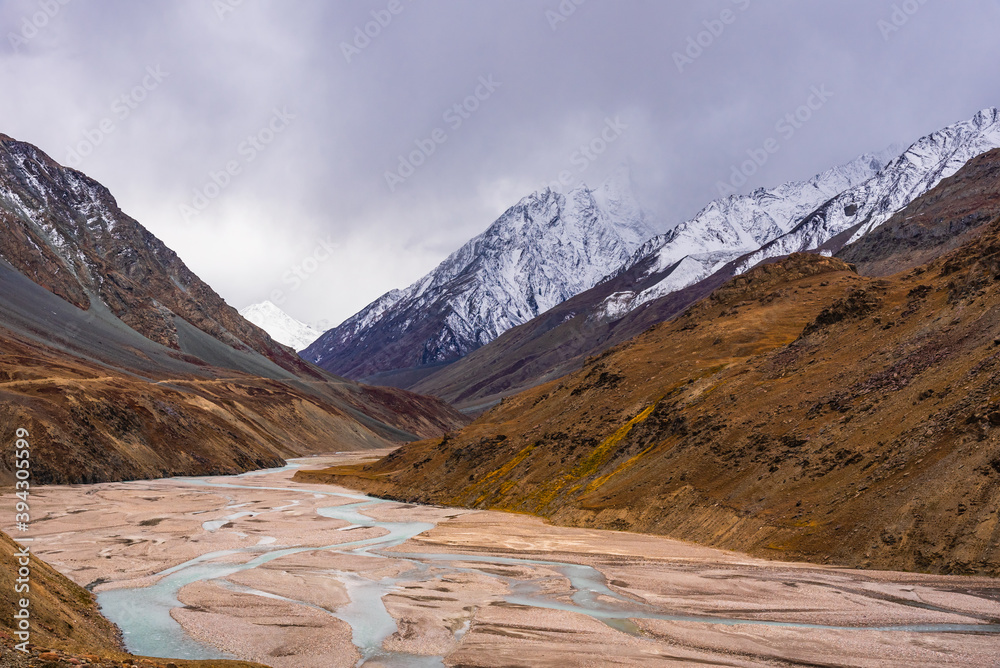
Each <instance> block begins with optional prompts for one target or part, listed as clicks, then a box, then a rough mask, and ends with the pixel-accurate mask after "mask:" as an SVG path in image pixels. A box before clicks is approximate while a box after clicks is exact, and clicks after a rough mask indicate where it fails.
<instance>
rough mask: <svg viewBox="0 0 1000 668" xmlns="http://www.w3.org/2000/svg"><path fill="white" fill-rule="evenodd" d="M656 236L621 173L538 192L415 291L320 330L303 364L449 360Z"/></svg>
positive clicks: (404, 364)
mask: <svg viewBox="0 0 1000 668" xmlns="http://www.w3.org/2000/svg"><path fill="white" fill-rule="evenodd" d="M653 232H654V230H653V229H652V228H650V227H649V225H648V224H647V222H646V219H645V217H644V215H643V213H642V209H641V208H640V206H639V204H638V203H637V202H636V200H635V198H634V196H633V195H632V190H631V183H630V179H629V172H628V168H627V167H625V166H623V167H621V168H619V169H618V170H617V171H616V173H615V174H614V175H613V176H612V177H611V178H609V179H608V180H607V181H606V182H605V183H604V184H603V185H602V186H601V187H600V188H598V189H596V190H591V189H590V188H588V187H587V186H585V185H583V184H581V185H579V186H578V187H577V188H575V189H574V190H572V191H571V192H569V193H567V194H566V195H562V194H560V193H557V192H554V191H552V190H550V189H546V190H543V191H540V192H535V193H533V194H531V195H529V196H527V197H525V198H523V199H522V200H521V201H520V202H518V203H517V204H516V205H514V206H512V207H511V208H510V209H508V210H507V211H506V212H505V213H504V214H503V215H502V216H500V218H498V219H497V220H496V221H495V222H494V223H493V224H492V225H490V227H489V228H488V229H487V230H486V231H485V232H483V233H482V234H480V235H479V236H477V237H475V238H474V239H472V240H471V241H469V242H468V243H467V244H465V245H464V246H462V247H461V248H460V249H458V250H457V251H456V252H455V253H453V254H452V255H451V256H450V257H448V258H447V259H446V260H445V261H444V262H442V263H441V264H440V265H439V266H438V267H437V268H436V269H434V270H433V271H432V272H430V273H429V274H427V275H426V276H424V277H423V278H421V279H420V280H418V281H417V282H415V283H414V284H413V285H411V286H409V287H408V288H406V289H405V290H393V291H391V292H388V293H386V294H385V295H383V296H382V297H380V298H379V299H377V300H376V301H375V302H373V303H372V304H370V305H369V306H367V307H366V308H365V309H363V310H362V311H361V312H359V313H358V314H356V315H354V316H353V317H351V318H349V319H348V320H347V321H345V322H344V323H343V324H341V325H340V326H339V327H337V328H335V329H332V330H330V331H328V332H326V333H325V334H324V335H323V336H322V337H320V339H319V340H317V341H316V342H315V343H314V344H313V345H312V346H310V347H309V348H308V349H307V350H305V351H303V357H305V358H306V359H308V360H310V361H313V362H315V363H316V364H318V365H320V366H322V367H325V368H327V369H329V370H331V371H333V372H335V373H339V374H343V375H347V376H349V377H354V378H363V377H369V376H371V375H373V374H376V373H380V372H385V371H390V370H397V369H407V368H414V367H419V366H426V365H433V364H437V363H442V362H449V361H453V360H455V359H458V358H460V357H462V356H464V355H466V354H467V353H469V352H470V351H472V350H475V349H476V348H479V347H480V346H483V345H485V344H487V343H489V342H490V341H492V340H493V339H495V338H496V337H497V336H499V335H500V334H502V333H503V332H505V331H507V330H508V329H510V328H512V327H515V326H517V325H520V324H522V323H525V322H527V321H528V320H530V319H531V318H533V317H535V316H536V315H538V314H539V313H542V312H544V311H546V310H548V309H550V308H552V307H553V306H555V305H556V304H559V303H561V302H563V301H565V300H566V299H568V298H569V297H572V296H573V295H576V294H578V293H580V292H582V291H584V290H587V289H588V288H591V287H593V286H594V285H595V284H596V283H597V282H598V281H600V280H601V279H602V278H603V277H605V276H607V275H608V274H609V273H610V272H612V271H614V270H615V269H616V268H617V267H619V266H621V264H622V263H623V262H625V261H626V260H627V259H628V258H629V257H630V256H631V255H632V253H633V252H634V251H635V250H636V249H637V248H638V247H639V246H640V245H641V244H642V243H643V241H645V240H646V239H648V238H649V237H650V236H651V235H652V234H653Z"/></svg>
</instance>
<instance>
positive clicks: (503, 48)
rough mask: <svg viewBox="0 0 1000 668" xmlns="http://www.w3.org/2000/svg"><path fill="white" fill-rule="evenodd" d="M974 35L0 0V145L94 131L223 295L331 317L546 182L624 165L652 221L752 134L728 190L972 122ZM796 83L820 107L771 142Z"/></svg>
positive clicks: (998, 89)
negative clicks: (586, 151) (745, 170)
mask: <svg viewBox="0 0 1000 668" xmlns="http://www.w3.org/2000/svg"><path fill="white" fill-rule="evenodd" d="M560 7H561V8H562V9H561V10H560ZM220 8H222V11H220ZM570 8H573V11H572V13H570V12H569V11H568V10H569V9H570ZM392 10H396V13H393V11H392ZM905 10H910V13H907V12H906V11H905ZM914 10H915V11H914ZM372 12H375V14H374V15H373V14H372ZM560 12H561V13H560ZM724 12H729V13H724ZM378 19H381V20H382V24H384V25H380V24H371V22H372V21H377V20H378ZM562 19H565V20H562ZM894 20H895V23H893V21H894ZM26 21H27V23H25V22H26ZM880 21H882V22H883V23H880ZM706 22H707V24H706ZM366 24H369V25H368V26H367V27H368V30H369V32H371V33H373V34H374V33H377V34H376V35H375V36H374V37H370V38H369V41H368V42H367V43H366V42H365V40H364V39H363V38H362V39H360V40H359V41H358V42H357V44H354V45H353V49H354V50H353V51H351V50H350V49H349V51H351V53H349V54H348V55H349V56H350V58H348V57H345V53H344V48H343V44H344V43H347V44H352V43H353V42H354V40H355V38H356V36H357V31H358V30H359V29H360V31H362V33H363V31H364V30H365V29H366ZM896 24H899V25H896ZM997 25H1000V3H997V2H995V1H985V0H982V1H973V0H970V1H968V2H962V3H956V2H945V1H944V0H926V1H925V2H923V3H921V2H918V0H906V1H905V2H899V1H896V0H894V1H877V2H873V1H871V0H864V1H862V0H848V1H844V2H838V3H826V2H819V1H815V0H813V1H800V2H792V1H786V0H773V1H770V2H765V1H764V0H750V1H748V0H735V1H733V0H718V1H713V2H707V1H706V2H691V3H664V2H655V1H652V0H633V1H621V0H616V1H611V0H604V1H602V0H587V1H586V2H583V3H582V4H580V5H576V4H575V3H574V2H573V0H561V2H560V0H537V1H530V2H529V1H526V0H504V1H503V2H499V1H494V2H489V1H483V2H475V3H472V2H457V1H444V0H439V1H432V0H398V5H397V4H395V3H393V2H390V0H373V1H370V2H350V3H347V2H337V3H332V2H321V1H315V2H307V1H298V2H295V1H288V0H284V1H283V2H277V1H270V2H269V1H266V0H243V2H237V1H236V0H186V1H173V0H172V1H169V2H167V1H163V0H150V1H147V2H142V3H136V2H128V1H126V0H106V1H104V2H89V1H88V0H72V1H70V2H68V3H67V4H65V5H62V4H60V2H59V0H20V1H13V0H10V1H7V2H3V3H2V4H0V26H3V29H4V35H5V39H4V40H3V41H2V42H0V81H2V83H3V90H4V92H5V94H4V95H3V96H2V97H0V118H2V119H3V125H2V126H0V131H2V132H5V133H7V134H10V135H11V136H14V137H17V138H19V139H23V140H26V141H30V142H32V143H34V144H37V145H38V146H40V147H41V148H42V149H44V150H45V151H47V152H49V153H50V154H51V155H53V157H55V158H56V159H57V160H59V161H61V162H74V161H75V158H74V157H73V154H72V151H74V150H75V151H77V154H79V153H80V147H81V144H83V148H84V150H85V149H86V148H87V146H86V145H87V143H88V142H89V143H91V144H95V145H93V147H92V151H91V152H90V154H89V155H86V156H80V160H79V169H81V170H82V171H84V172H86V173H88V174H90V175H91V176H93V177H94V178H96V179H98V180H99V181H101V182H102V183H104V184H105V185H107V186H108V187H109V188H111V190H112V192H114V193H115V194H116V196H117V197H118V199H119V203H120V204H121V205H122V207H123V208H124V209H125V210H126V211H127V212H129V213H130V214H132V215H133V216H135V217H136V218H137V219H138V220H139V221H140V222H142V223H143V224H145V225H146V226H147V227H149V228H150V229H151V230H152V231H153V232H154V233H156V234H157V235H158V236H160V237H161V238H163V239H164V240H165V241H166V242H167V243H168V244H169V245H170V246H171V247H173V248H174V249H175V250H177V251H178V253H179V254H180V255H181V257H183V258H184V259H185V260H186V261H187V262H188V264H189V265H190V266H191V267H192V269H193V270H194V271H196V272H197V273H198V274H199V275H201V276H202V277H203V278H204V279H206V280H207V281H208V282H209V283H210V284H212V285H213V287H215V288H216V289H217V290H218V291H219V292H220V293H221V294H222V295H223V296H224V297H225V298H226V299H227V300H228V301H229V302H230V303H231V304H233V305H234V306H237V307H241V306H244V305H246V304H248V303H251V302H254V301H259V300H261V299H264V298H266V297H267V296H268V295H269V294H270V293H271V292H272V291H274V290H280V291H282V294H283V298H284V299H283V304H282V305H283V307H285V308H286V310H288V311H289V312H290V313H291V314H292V315H294V316H296V317H299V318H301V319H304V320H309V321H318V320H324V319H325V320H328V321H329V322H330V323H331V324H333V323H336V322H337V321H339V320H340V319H342V318H344V317H346V316H348V315H350V314H351V313H353V312H354V311H356V310H357V309H358V308H360V307H362V306H364V305H365V304H366V303H368V302H369V301H371V300H372V299H374V298H375V297H377V296H378V295H379V294H381V293H382V292H384V291H385V290H387V289H389V288H392V287H399V286H402V285H405V284H407V283H409V282H410V281H412V280H413V279H415V278H417V277H418V276H420V275H422V274H423V273H425V272H426V271H428V270H429V269H430V268H432V267H433V266H434V265H435V264H436V263H437V262H439V261H440V260H441V259H443V258H444V256H445V255H447V254H448V253H449V252H450V251H452V250H454V249H455V248H456V247H457V246H459V245H460V244H461V243H463V242H464V241H465V240H466V239H468V238H469V237H471V236H473V235H474V234H477V233H478V232H480V231H481V230H482V229H484V228H485V227H486V226H487V225H488V224H489V223H490V222H492V220H493V219H494V218H495V217H496V216H497V215H498V214H499V213H501V212H502V211H503V210H504V209H505V208H506V207H508V206H509V205H511V204H513V203H514V202H515V201H516V200H517V199H519V198H520V197H521V196H523V195H525V194H527V193H528V192H530V191H532V190H535V189H537V188H539V187H540V186H541V185H542V184H543V183H548V182H551V181H553V180H555V179H557V178H558V177H559V174H560V172H563V171H569V172H570V173H571V175H572V179H573V180H574V181H576V180H584V181H586V182H588V183H593V184H596V183H598V182H600V181H601V180H602V179H603V178H604V176H605V175H606V174H607V173H608V172H609V171H610V170H611V169H612V168H613V167H614V166H615V165H616V164H617V163H618V162H619V161H621V160H623V159H626V158H627V159H630V160H631V161H632V164H633V174H634V178H635V180H636V186H637V189H638V192H639V195H640V198H641V199H642V201H643V202H644V204H645V205H646V206H647V207H648V208H649V209H650V210H651V211H652V212H653V213H654V214H655V216H656V220H657V222H658V224H659V225H660V226H661V227H668V226H670V225H673V224H676V223H677V222H680V221H681V220H683V219H685V218H686V217H689V216H690V215H692V214H693V213H695V212H696V211H697V210H698V209H700V208H701V207H702V206H704V205H705V204H707V203H708V201H710V200H711V199H713V198H714V197H716V196H717V194H718V191H717V184H718V183H719V182H720V181H726V180H727V179H728V178H729V175H730V171H731V168H732V166H733V165H735V164H739V163H740V162H742V161H744V160H746V159H747V158H748V154H747V151H748V150H753V149H757V148H759V147H760V146H762V145H763V143H764V141H765V140H766V139H768V138H770V137H775V138H777V139H778V140H779V141H780V149H779V150H778V151H777V152H775V153H773V154H770V155H769V156H768V159H767V161H766V162H765V164H763V166H761V167H760V168H759V170H758V171H757V172H756V173H755V174H754V175H753V176H752V177H751V178H750V179H749V180H748V182H747V183H746V184H745V185H743V186H742V187H741V190H742V191H744V192H745V191H747V190H749V189H751V188H753V187H756V186H761V185H773V184H776V183H779V182H782V181H785V180H789V179H796V178H805V177H808V176H810V175H812V174H814V173H816V172H818V171H821V170H823V169H826V168H828V167H830V166H832V165H834V164H838V163H841V162H845V161H847V160H850V159H852V158H853V157H855V156H856V155H858V154H860V153H862V152H865V151H876V150H880V149H882V148H884V147H885V146H887V145H888V144H890V143H893V142H904V143H905V142H909V141H911V140H914V139H916V138H917V137H919V136H920V135H922V134H925V133H927V132H929V131H932V130H935V129H937V128H939V127H941V126H943V125H946V124H948V123H951V122H954V121H957V120H961V119H963V118H967V117H970V116H972V114H974V113H975V112H976V111H978V110H979V109H980V108H982V107H986V106H992V105H996V104H998V103H1000V85H998V80H997V75H996V73H995V70H996V63H997V62H1000V57H998V56H1000V44H998V42H997V40H996V39H995V34H994V33H995V26H997ZM376 26H377V29H376ZM886 26H889V28H887V27H886ZM553 27H554V29H553ZM32 28H34V29H35V30H34V32H33V31H32ZM893 28H898V30H895V29H893ZM713 31H714V33H715V34H713ZM12 34H13V35H14V36H15V37H14V38H11V35H12ZM689 40H691V41H689ZM692 41H693V43H694V44H698V43H699V41H700V42H701V45H699V46H700V49H701V50H700V52H699V51H698V48H697V47H691V46H690V45H691V43H692ZM361 45H363V46H361ZM689 48H690V51H688V49H689ZM686 52H687V53H686ZM677 53H680V54H684V55H685V57H686V58H688V59H689V60H690V62H685V61H683V59H680V60H681V63H680V65H681V66H680V68H679V67H678V58H677V57H676V56H675V54H677ZM687 54H697V55H696V56H694V57H692V56H691V55H687ZM348 60H349V61H350V62H348ZM148 68H152V69H153V71H156V68H159V72H161V73H166V74H165V75H164V74H161V75H160V77H159V79H158V80H154V79H151V78H150V74H149V72H150V69H148ZM679 69H680V70H682V71H679ZM481 77H482V78H485V79H489V78H490V77H492V79H493V81H494V82H499V86H495V87H493V88H494V89H493V90H491V91H490V92H489V95H488V96H486V95H484V92H485V89H483V88H480V89H479V93H480V96H479V97H480V98H482V99H479V98H476V97H475V96H476V92H477V87H480V86H481V85H482V84H481V83H480V82H481V79H480V78H481ZM154 83H155V85H153V84H154ZM814 86H815V87H822V86H825V87H826V90H828V91H830V92H832V96H831V97H830V98H829V99H828V100H827V101H825V102H824V103H823V104H822V105H819V106H818V108H817V109H815V110H813V111H812V113H811V117H810V118H809V120H808V121H807V122H805V123H802V124H801V127H796V128H795V131H794V133H793V135H792V136H790V137H786V136H785V135H783V134H779V133H778V130H777V129H776V123H777V122H778V121H779V120H780V119H781V118H782V117H784V116H785V115H786V114H789V113H792V114H794V113H795V112H796V109H798V108H799V107H800V106H801V105H803V104H804V103H806V101H807V100H808V98H809V96H810V94H811V93H810V91H811V89H812V88H813V87H814ZM123 96H125V97H124V98H123ZM470 96H472V97H470ZM140 98H141V99H140ZM469 100H472V102H469ZM814 101H815V100H814ZM456 104H458V105H463V104H464V105H465V107H463V108H460V110H459V111H455V110H454V105H456ZM473 107H474V108H475V110H474V111H468V109H469V108H473ZM275 109H277V110H278V111H279V112H281V115H282V117H283V120H281V121H280V122H275V121H274V120H273V119H274V114H275ZM449 109H452V112H451V113H450V115H446V112H448V110H449ZM126 110H127V114H126V113H125V112H126ZM616 118H617V119H619V122H620V123H621V124H624V126H625V128H624V130H622V132H621V135H620V137H618V138H617V139H615V140H614V141H613V142H612V143H610V144H608V145H607V149H606V150H605V151H604V153H603V154H601V155H600V156H594V157H595V158H596V159H594V160H590V159H589V158H588V159H585V160H581V159H580V154H578V153H577V152H578V151H579V148H580V147H581V146H582V145H586V144H588V143H589V142H591V140H594V139H595V138H597V137H599V136H600V133H601V131H602V128H603V127H605V123H606V122H607V121H608V120H609V119H610V120H612V121H613V120H614V119H616ZM456 119H460V120H461V124H460V125H457V126H456V125H455V122H456ZM108 121H109V122H110V125H109V124H108ZM102 122H103V123H104V125H103V129H102ZM279 126H280V129H277V130H276V128H278V127H279ZM109 128H110V131H107V130H108V129H109ZM436 130H438V131H439V132H438V134H436V135H435V134H434V133H435V131H436ZM442 136H444V141H443V142H441V141H434V137H437V138H438V139H439V140H440V138H441V137H442ZM91 140H94V141H91ZM98 140H99V143H97V141H98ZM428 142H431V144H428ZM431 145H433V147H434V150H433V152H432V153H430V154H429V155H426V156H424V157H423V159H422V160H421V162H422V164H420V165H419V166H418V167H416V168H415V169H414V171H413V174H412V175H408V176H407V177H406V178H405V179H404V180H403V181H402V182H401V183H396V184H395V189H394V190H392V191H391V190H390V188H389V187H388V185H387V183H386V176H385V174H386V172H387V171H397V170H398V169H399V166H400V156H404V158H406V159H407V160H409V158H410V155H409V154H410V153H411V152H413V151H415V150H416V151H421V150H423V149H421V147H424V148H425V149H426V147H428V146H431ZM597 145H598V146H599V145H600V144H599V143H598V144H597ZM428 152H429V151H428ZM417 159H418V160H420V156H417ZM583 164H585V165H586V169H585V170H584V171H582V172H581V171H579V168H580V166H581V165H583ZM233 165H235V167H234V168H233V170H231V173H230V170H229V169H228V167H233ZM404 171H405V170H404ZM213 173H214V179H213ZM220 184H221V185H220ZM197 192H200V193H201V195H202V197H204V199H205V200H210V201H209V202H208V205H207V207H205V208H204V210H203V211H201V212H200V213H198V214H197V215H188V216H185V215H184V210H182V209H181V205H188V206H192V207H194V205H195V204H205V202H204V201H201V200H198V197H197V194H196V193H197ZM208 195H211V196H212V197H207V196H208ZM188 213H190V212H188ZM185 218H187V219H185ZM303 279H304V280H303ZM295 282H299V283H301V285H300V286H298V287H297V288H296V286H295V285H293V283H295ZM293 288H296V289H293Z"/></svg>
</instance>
